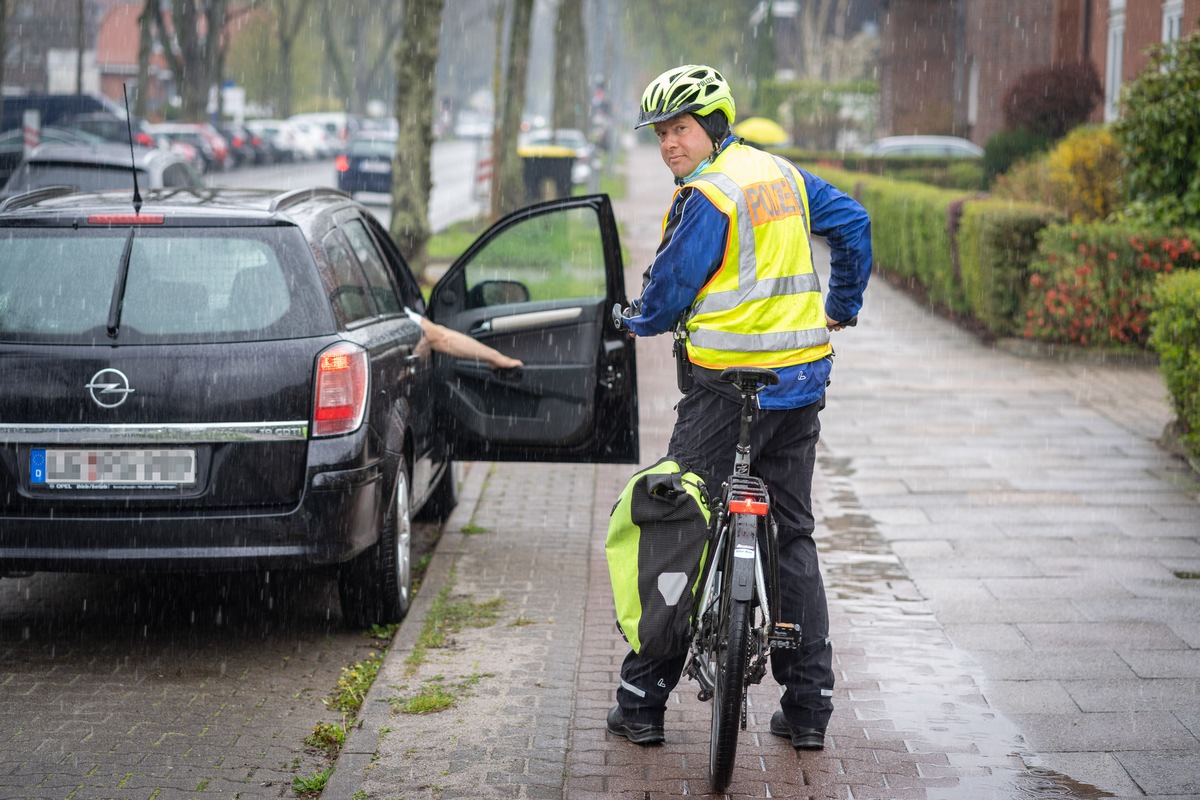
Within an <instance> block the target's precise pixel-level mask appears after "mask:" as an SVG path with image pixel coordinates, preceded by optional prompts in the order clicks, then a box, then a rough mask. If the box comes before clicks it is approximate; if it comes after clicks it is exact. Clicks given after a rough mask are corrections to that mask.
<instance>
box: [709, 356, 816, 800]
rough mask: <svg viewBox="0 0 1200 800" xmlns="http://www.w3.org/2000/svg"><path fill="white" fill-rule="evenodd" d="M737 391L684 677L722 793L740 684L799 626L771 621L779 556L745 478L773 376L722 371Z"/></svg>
mask: <svg viewBox="0 0 1200 800" xmlns="http://www.w3.org/2000/svg"><path fill="white" fill-rule="evenodd" d="M722 377H723V378H726V379H728V380H730V381H731V382H733V383H734V384H735V385H736V386H737V387H738V389H739V390H740V392H741V395H742V410H741V425H740V430H739V432H738V442H737V449H736V453H735V456H734V469H733V474H732V475H731V476H730V477H729V479H728V480H727V481H726V482H725V484H724V486H723V489H722V493H721V503H720V505H719V506H718V507H717V510H716V513H715V514H714V515H713V521H712V527H711V528H710V537H711V542H712V544H711V546H710V548H709V553H710V558H709V562H708V564H709V566H708V568H707V574H706V575H705V576H704V580H703V583H702V586H703V588H702V590H701V593H700V603H699V605H698V606H697V608H698V613H697V622H696V631H695V635H694V637H693V639H692V643H691V647H690V652H691V659H690V661H689V663H688V667H687V675H688V677H689V678H693V679H695V680H696V682H697V683H699V684H700V691H699V698H700V700H702V701H703V700H711V699H713V698H714V697H715V698H716V699H715V702H714V703H713V725H712V731H711V736H710V747H711V749H710V761H709V772H710V777H711V780H712V786H713V789H714V790H716V791H721V790H723V789H724V788H725V787H726V786H727V785H728V784H729V779H730V776H731V774H732V771H733V760H734V756H735V754H736V751H737V732H738V731H739V730H745V728H746V689H747V688H748V687H749V686H750V685H752V684H756V683H760V682H761V681H762V679H763V677H764V676H765V675H766V671H767V659H768V658H769V657H770V654H771V648H772V647H781V648H784V647H798V646H799V644H800V642H799V635H800V631H799V628H798V626H796V625H794V624H790V623H777V622H775V621H774V619H773V617H772V610H773V609H777V608H778V607H779V595H778V575H779V553H778V545H777V531H776V528H775V523H774V520H773V518H772V517H771V515H770V510H771V501H770V494H769V492H768V490H767V486H766V484H765V483H764V482H763V481H762V480H761V479H760V478H758V477H756V476H752V475H750V429H751V425H752V424H753V421H754V409H755V406H756V405H757V403H756V398H757V394H758V391H759V389H760V388H761V387H762V386H763V385H764V384H766V383H773V382H776V381H777V380H778V378H777V377H776V376H775V374H774V373H772V372H770V371H769V370H761V369H758V370H756V369H748V370H726V372H725V373H723V374H722Z"/></svg>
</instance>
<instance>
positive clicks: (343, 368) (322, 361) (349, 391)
mask: <svg viewBox="0 0 1200 800" xmlns="http://www.w3.org/2000/svg"><path fill="white" fill-rule="evenodd" d="M367 375H368V370H367V351H366V350H363V349H362V348H361V347H359V346H358V345H355V344H350V343H349V342H341V343H339V344H335V345H333V346H332V347H330V348H328V349H326V350H325V351H323V352H322V353H321V355H319V356H317V368H316V373H315V374H314V376H313V380H314V383H315V385H316V387H315V388H316V391H315V393H314V395H315V400H314V402H313V420H312V430H313V434H312V435H313V436H337V435H338V434H342V433H350V432H352V431H356V430H358V426H359V425H361V424H362V421H363V414H364V413H366V409H367Z"/></svg>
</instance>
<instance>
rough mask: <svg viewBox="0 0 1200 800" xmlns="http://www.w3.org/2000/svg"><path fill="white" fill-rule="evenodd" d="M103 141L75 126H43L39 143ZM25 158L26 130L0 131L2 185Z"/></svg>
mask: <svg viewBox="0 0 1200 800" xmlns="http://www.w3.org/2000/svg"><path fill="white" fill-rule="evenodd" d="M102 141H104V140H103V139H101V138H100V137H99V136H93V135H92V134H90V133H87V132H86V131H80V130H75V129H73V128H53V127H51V128H42V129H41V131H40V132H39V133H38V144H69V145H89V144H94V143H96V142H102ZM35 147H36V145H35ZM24 158H25V131H24V130H23V129H21V128H16V129H14V130H11V131H5V132H4V133H0V186H3V185H4V182H5V181H7V180H8V177H9V176H10V175H12V173H13V170H14V169H16V168H17V164H20V163H21V160H22V159H24Z"/></svg>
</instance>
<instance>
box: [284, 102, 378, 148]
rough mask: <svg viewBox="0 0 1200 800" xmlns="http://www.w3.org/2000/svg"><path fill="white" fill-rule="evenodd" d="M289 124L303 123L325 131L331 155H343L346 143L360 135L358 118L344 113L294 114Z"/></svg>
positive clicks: (289, 119)
mask: <svg viewBox="0 0 1200 800" xmlns="http://www.w3.org/2000/svg"><path fill="white" fill-rule="evenodd" d="M288 121H289V122H301V123H305V124H308V125H316V126H318V127H320V128H321V129H322V130H324V131H325V137H326V139H327V140H328V142H329V144H330V147H331V148H332V150H331V154H336V153H343V152H345V150H346V143H347V142H349V141H350V139H352V138H353V137H354V135H355V134H356V133H358V130H359V128H360V127H361V126H360V125H359V121H358V118H357V117H356V116H354V115H353V114H348V113H346V112H344V111H327V112H315V113H309V114H293V115H292V116H290V117H288Z"/></svg>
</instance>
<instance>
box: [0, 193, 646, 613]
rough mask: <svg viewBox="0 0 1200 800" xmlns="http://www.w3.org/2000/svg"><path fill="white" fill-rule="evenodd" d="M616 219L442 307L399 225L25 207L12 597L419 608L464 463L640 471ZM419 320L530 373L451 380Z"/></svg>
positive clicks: (108, 205) (310, 199)
mask: <svg viewBox="0 0 1200 800" xmlns="http://www.w3.org/2000/svg"><path fill="white" fill-rule="evenodd" d="M617 302H620V303H622V304H624V302H625V297H624V281H623V277H622V264H621V257H620V248H619V243H618V240H617V233H616V225H615V223H614V220H613V216H612V210H611V207H610V205H609V202H608V199H607V198H606V197H604V196H591V197H578V198H571V199H566V200H558V201H553V202H550V203H544V204H541V205H537V206H533V207H530V208H527V209H525V210H523V211H520V212H518V213H516V214H514V215H512V216H510V217H508V218H506V219H504V220H501V221H500V222H499V223H497V224H496V225H495V226H493V227H492V229H490V230H489V231H488V232H487V233H485V234H484V235H483V236H482V237H480V239H479V240H478V241H476V242H475V244H474V245H472V247H471V248H470V249H469V250H468V251H467V252H466V253H465V254H464V255H463V256H462V257H461V258H460V259H459V260H458V261H457V262H456V263H455V264H453V265H452V266H451V267H450V269H449V270H448V271H447V272H446V273H445V275H444V276H443V277H442V278H441V280H440V281H439V282H438V284H437V285H436V286H435V287H434V288H433V289H432V290H431V292H430V294H429V302H428V303H426V302H425V300H424V299H423V297H422V291H421V288H420V286H419V285H418V282H417V280H416V279H415V278H414V276H413V274H412V273H411V272H410V270H409V268H408V267H407V266H406V264H405V262H404V260H403V258H401V256H400V254H399V252H398V251H397V249H396V248H395V246H394V244H393V243H392V240H391V238H390V237H389V236H388V235H387V233H386V231H384V230H383V229H382V228H381V227H380V225H379V223H378V222H377V221H376V220H375V219H374V217H373V216H372V215H371V214H370V212H368V211H367V210H366V209H365V208H364V207H363V206H361V205H360V204H358V203H356V202H354V201H353V200H351V199H350V198H349V197H347V196H346V195H345V194H342V193H340V192H336V191H333V190H328V189H311V190H303V191H297V192H289V193H285V194H278V193H272V192H264V191H255V190H230V189H223V190H213V189H179V190H173V191H171V190H161V191H152V192H148V193H146V196H145V203H144V205H142V206H141V207H140V209H139V210H137V211H135V209H134V207H133V203H132V202H131V194H130V193H128V192H121V193H109V194H88V193H76V192H70V191H68V190H66V189H63V188H58V189H46V190H42V191H38V192H31V193H29V194H25V195H19V196H17V197H13V198H10V199H9V200H7V201H6V202H4V203H3V204H0V369H2V371H3V375H4V377H3V380H0V500H2V502H0V575H3V574H14V573H25V572H31V571H91V572H94V571H117V570H122V571H128V570H133V571H148V570H187V571H216V570H263V569H272V568H288V569H291V568H326V569H332V570H336V572H337V576H338V586H339V591H340V595H341V599H342V608H343V615H344V617H345V618H346V620H347V622H348V623H350V624H353V625H369V624H372V623H385V622H389V621H395V620H397V619H399V618H400V617H402V616H403V615H404V613H405V612H406V611H407V608H408V603H409V577H410V560H409V539H410V521H411V518H412V515H414V514H417V513H419V512H423V513H425V514H428V515H431V516H435V517H436V516H444V515H445V514H447V513H448V512H449V510H450V509H451V508H453V506H454V504H455V502H456V500H457V496H456V485H455V478H454V471H453V469H452V464H453V461H454V460H473V461H475V460H483V461H513V460H520V461H525V460H542V461H595V462H610V463H611V462H621V463H632V462H634V461H636V459H637V457H638V437H637V409H636V390H635V387H636V379H635V378H636V376H635V363H634V351H633V347H632V344H631V342H630V340H629V339H628V338H627V337H626V336H625V335H623V334H621V333H619V332H618V331H617V330H616V329H615V328H614V326H613V323H612V320H611V318H610V315H609V313H608V311H607V310H608V309H611V308H612V307H613V304H614V303H617ZM406 309H411V310H412V311H415V312H417V313H420V314H424V315H425V316H427V317H428V318H430V319H434V320H436V321H438V322H439V323H441V324H443V325H446V326H448V327H451V328H454V329H456V330H460V331H462V332H465V333H468V334H469V335H471V336H474V337H476V338H477V339H479V340H480V341H483V342H485V343H487V344H488V345H491V346H493V347H495V348H496V349H498V350H500V351H502V352H504V353H507V354H508V355H511V356H514V357H516V358H519V359H521V360H522V361H523V362H524V366H523V367H521V368H519V369H516V370H505V371H494V370H492V369H490V368H488V367H487V366H486V365H484V364H481V363H477V362H474V361H464V360H459V359H454V358H452V357H449V356H446V355H442V354H435V353H433V352H432V351H431V349H430V346H429V343H428V340H427V339H426V338H425V337H424V336H423V335H422V331H421V326H420V324H419V322H417V321H414V320H413V319H412V318H411V316H410V315H409V314H408V313H406Z"/></svg>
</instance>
